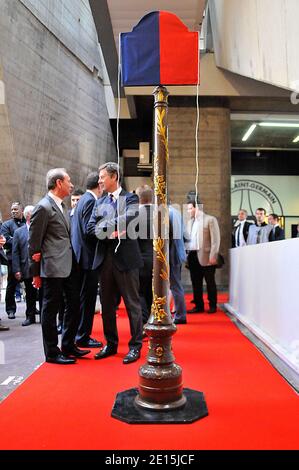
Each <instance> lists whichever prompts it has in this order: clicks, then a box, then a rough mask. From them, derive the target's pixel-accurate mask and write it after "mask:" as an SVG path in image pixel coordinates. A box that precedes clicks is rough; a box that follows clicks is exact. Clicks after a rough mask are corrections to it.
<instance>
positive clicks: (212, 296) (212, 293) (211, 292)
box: [204, 266, 217, 308]
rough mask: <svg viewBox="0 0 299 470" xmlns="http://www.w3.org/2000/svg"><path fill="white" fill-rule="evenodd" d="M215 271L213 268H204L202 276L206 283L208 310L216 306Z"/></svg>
mask: <svg viewBox="0 0 299 470" xmlns="http://www.w3.org/2000/svg"><path fill="white" fill-rule="evenodd" d="M215 271H216V268H215V266H205V267H204V276H205V280H206V283H207V291H208V299H209V304H210V308H216V306H217V286H216V282H215Z"/></svg>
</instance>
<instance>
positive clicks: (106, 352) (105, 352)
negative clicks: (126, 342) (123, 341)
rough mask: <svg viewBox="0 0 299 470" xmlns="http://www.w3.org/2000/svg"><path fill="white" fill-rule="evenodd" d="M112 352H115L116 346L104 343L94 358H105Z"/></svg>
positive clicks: (111, 354)
mask: <svg viewBox="0 0 299 470" xmlns="http://www.w3.org/2000/svg"><path fill="white" fill-rule="evenodd" d="M114 354H117V346H114V345H113V344H112V345H110V344H106V346H104V347H103V349H101V351H99V352H98V353H97V354H95V356H94V358H95V359H105V357H109V356H114Z"/></svg>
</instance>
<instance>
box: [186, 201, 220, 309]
mask: <svg viewBox="0 0 299 470" xmlns="http://www.w3.org/2000/svg"><path fill="white" fill-rule="evenodd" d="M188 212H189V215H190V217H191V219H190V221H189V223H188V225H187V231H188V233H189V237H190V238H189V242H188V244H187V245H186V249H187V250H188V265H189V269H190V276H191V282H192V287H193V295H194V301H195V307H194V308H192V309H191V310H188V311H187V313H201V312H204V300H203V279H205V281H206V284H207V291H208V300H209V306H210V308H209V310H208V313H215V312H216V310H217V286H216V282H215V271H216V264H217V255H218V251H219V247H220V230H219V225H218V222H217V219H216V217H214V216H211V215H208V214H205V213H204V212H203V211H202V210H200V209H199V208H196V204H195V202H189V203H188Z"/></svg>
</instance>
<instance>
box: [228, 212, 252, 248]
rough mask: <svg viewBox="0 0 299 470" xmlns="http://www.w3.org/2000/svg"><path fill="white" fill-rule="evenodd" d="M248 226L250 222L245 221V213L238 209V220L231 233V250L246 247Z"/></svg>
mask: <svg viewBox="0 0 299 470" xmlns="http://www.w3.org/2000/svg"><path fill="white" fill-rule="evenodd" d="M250 225H251V222H248V220H247V211H246V210H245V209H240V210H239V212H238V220H237V222H236V224H235V226H234V229H233V233H232V248H237V247H240V246H246V242H247V238H248V232H249V227H250Z"/></svg>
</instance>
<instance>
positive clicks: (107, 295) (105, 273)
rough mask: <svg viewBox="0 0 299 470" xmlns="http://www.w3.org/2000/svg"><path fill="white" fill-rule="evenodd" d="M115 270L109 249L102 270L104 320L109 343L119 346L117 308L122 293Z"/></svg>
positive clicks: (101, 284) (101, 286) (101, 285)
mask: <svg viewBox="0 0 299 470" xmlns="http://www.w3.org/2000/svg"><path fill="white" fill-rule="evenodd" d="M113 271H114V268H113V263H112V255H111V254H110V253H109V251H108V253H107V254H106V257H105V260H104V262H103V264H102V266H101V270H100V289H101V302H102V321H103V330H104V335H105V338H106V341H107V344H110V345H111V346H115V347H116V348H117V345H118V333H117V325H116V310H117V307H118V303H119V297H120V293H119V290H118V285H117V283H116V280H115V278H114V273H113Z"/></svg>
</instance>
